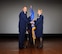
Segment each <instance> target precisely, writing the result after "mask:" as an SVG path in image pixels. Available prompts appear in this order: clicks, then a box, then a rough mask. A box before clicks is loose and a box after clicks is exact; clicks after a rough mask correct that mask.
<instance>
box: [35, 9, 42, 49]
mask: <svg viewBox="0 0 62 54" xmlns="http://www.w3.org/2000/svg"><path fill="white" fill-rule="evenodd" d="M35 25H36V31H35V34H36V37H37V38H36V39H39V45H38V48H42V47H43V40H42V37H43V15H42V10H41V9H39V10H38V18H37V21H36V23H35Z"/></svg>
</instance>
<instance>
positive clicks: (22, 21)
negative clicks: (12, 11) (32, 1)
mask: <svg viewBox="0 0 62 54" xmlns="http://www.w3.org/2000/svg"><path fill="white" fill-rule="evenodd" d="M28 22H29V21H28V19H27V7H23V10H22V11H21V13H20V14H19V48H20V49H22V48H24V40H25V32H26V24H27V23H28Z"/></svg>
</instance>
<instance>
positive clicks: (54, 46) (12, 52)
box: [0, 38, 62, 54]
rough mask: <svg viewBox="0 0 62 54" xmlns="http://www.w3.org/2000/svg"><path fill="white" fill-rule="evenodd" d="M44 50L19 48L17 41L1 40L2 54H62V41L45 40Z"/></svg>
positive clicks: (0, 52) (0, 48)
mask: <svg viewBox="0 0 62 54" xmlns="http://www.w3.org/2000/svg"><path fill="white" fill-rule="evenodd" d="M43 45H44V46H43V48H42V49H37V48H26V49H20V50H19V48H18V40H17V39H14V40H13V39H8V40H7V39H1V40H0V54H62V39H58V38H56V39H44V43H43Z"/></svg>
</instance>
